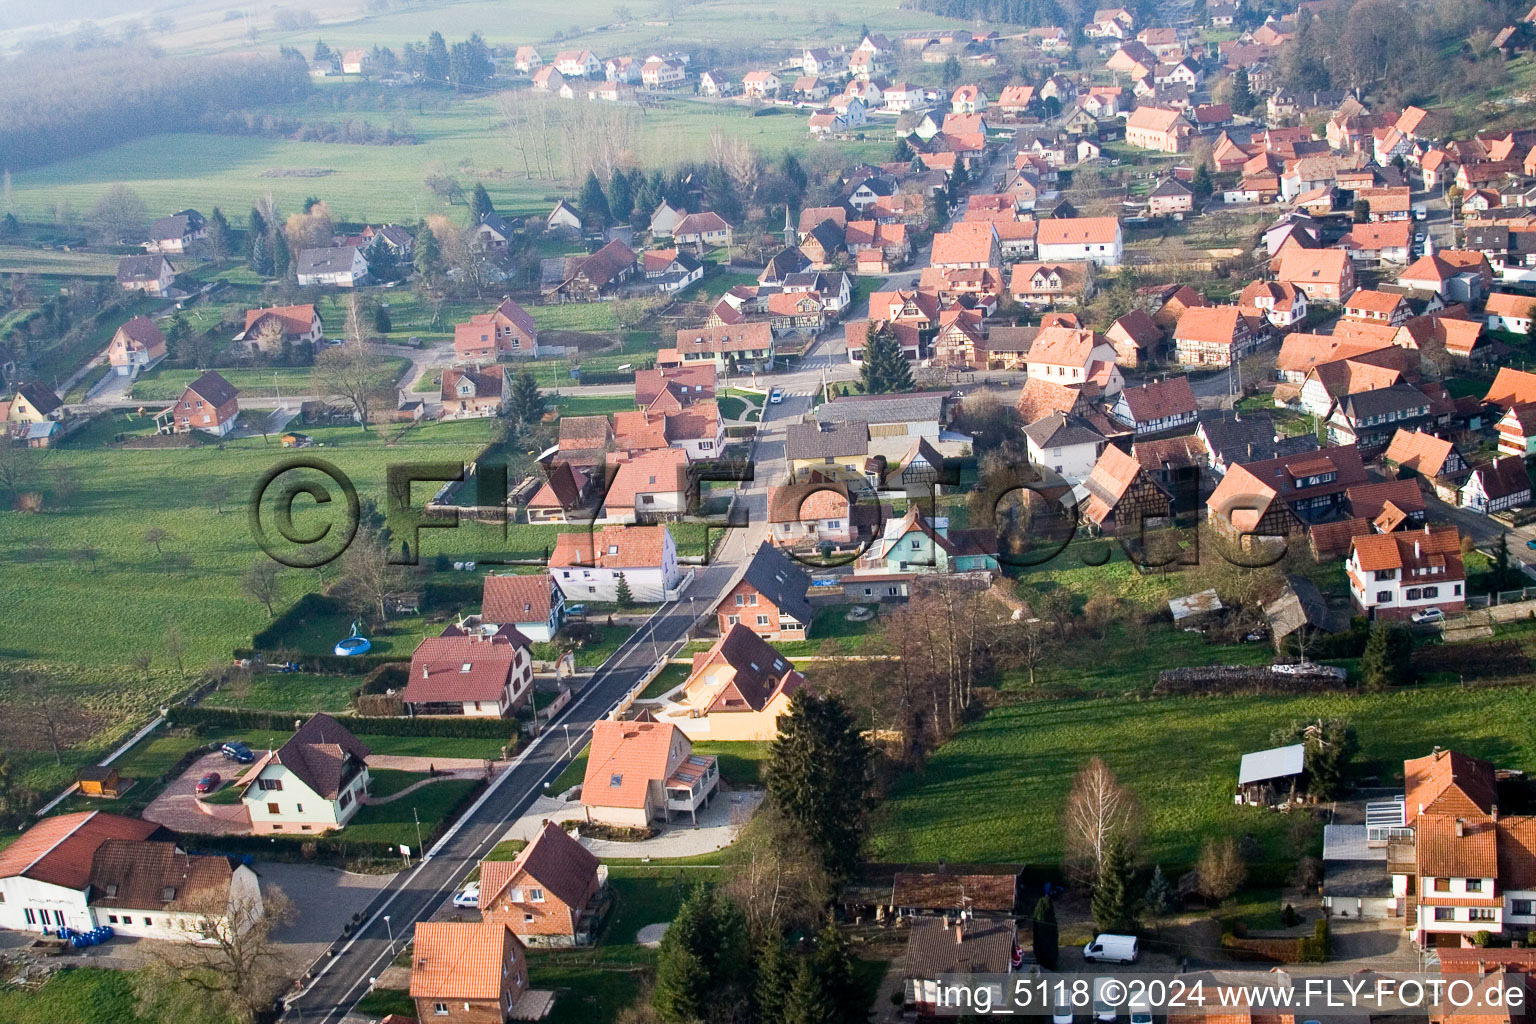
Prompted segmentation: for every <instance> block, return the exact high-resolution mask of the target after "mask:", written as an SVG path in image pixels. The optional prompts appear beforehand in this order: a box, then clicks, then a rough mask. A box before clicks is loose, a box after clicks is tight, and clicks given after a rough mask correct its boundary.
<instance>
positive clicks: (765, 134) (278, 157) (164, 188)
mask: <svg viewBox="0 0 1536 1024" xmlns="http://www.w3.org/2000/svg"><path fill="white" fill-rule="evenodd" d="M855 31H856V30H855ZM305 45H306V47H307V48H312V47H313V40H312V39H311V40H309V41H308V42H307V43H306V44H305ZM358 45H362V44H361V43H358ZM605 48H606V47H605ZM347 116H352V115H347ZM357 116H359V117H361V118H366V117H367V116H368V115H361V114H360V115H357ZM373 116H375V117H377V118H380V119H386V118H387V117H388V116H389V115H388V114H387V113H385V114H376V115H373ZM412 125H413V131H414V132H415V133H416V134H417V135H418V137H419V138H420V139H421V144H420V145H415V146H358V145H345V144H333V143H321V142H295V141H289V140H285V139H268V138H259V137H250V136H232V135H202V134H192V133H170V134H165V135H157V136H152V137H150V138H145V139H138V140H135V141H132V142H128V143H124V144H122V145H119V146H114V147H111V148H109V149H105V150H102V151H99V152H96V153H92V154H90V155H88V156H83V157H78V158H75V159H71V160H65V161H61V162H59V163H57V164H52V165H49V166H46V167H40V168H35V169H31V170H26V171H17V172H14V174H13V181H14V190H15V191H14V196H15V207H14V208H15V211H16V214H17V216H18V217H21V218H23V219H28V220H47V219H49V218H50V217H51V214H50V213H49V211H50V210H51V209H52V208H53V206H54V204H56V203H58V202H60V201H67V202H68V203H69V204H70V206H71V207H72V208H73V209H75V210H89V209H90V208H91V207H92V206H94V205H95V203H96V201H97V199H99V198H100V196H101V194H102V193H103V192H104V191H105V190H106V189H107V188H109V187H110V186H111V185H113V184H114V183H122V184H125V185H128V186H130V187H131V188H133V189H134V190H135V191H137V192H138V193H139V195H140V196H142V197H143V199H144V201H145V203H146V204H147V205H148V206H149V208H150V209H151V210H161V209H166V210H173V209H179V208H181V207H184V206H188V205H193V206H197V207H198V208H207V207H212V206H218V207H220V208H221V209H223V210H224V212H225V214H226V215H228V216H230V218H231V220H234V219H235V218H236V216H237V215H239V216H241V217H243V211H245V210H248V209H249V208H250V205H251V203H252V202H253V201H254V200H255V199H256V198H257V197H258V196H263V195H266V194H268V193H270V194H271V195H272V196H273V197H274V198H275V199H276V200H277V202H278V204H279V205H280V206H281V207H282V208H283V209H285V210H289V211H292V210H295V209H297V208H298V207H299V206H300V204H301V203H302V202H303V200H304V198H305V197H306V196H311V195H316V196H319V197H320V198H322V199H325V200H326V202H327V203H328V204H329V205H330V208H331V211H332V213H333V215H335V216H336V218H337V219H338V220H346V221H358V222H362V221H372V222H375V223H377V222H378V221H380V220H394V221H405V222H414V221H415V220H416V219H417V217H418V216H426V215H428V214H432V213H449V214H452V215H454V216H456V217H460V218H462V217H463V215H464V208H463V207H455V208H449V207H448V206H447V205H446V204H444V202H443V201H442V200H440V199H438V198H436V197H435V196H433V195H432V194H431V193H430V192H429V191H428V190H427V188H426V186H425V185H424V184H423V181H424V179H425V178H426V177H427V175H428V174H429V173H431V172H432V168H434V167H446V168H448V169H450V171H451V173H453V174H455V175H456V176H457V177H459V179H460V180H461V181H462V182H464V184H465V187H466V188H467V187H468V186H469V185H470V184H471V183H472V182H474V181H477V180H479V181H484V182H485V185H486V188H487V189H488V190H489V191H490V193H491V198H492V200H493V201H494V202H495V203H496V207H497V209H498V210H500V211H501V212H503V213H507V214H528V213H546V212H548V210H549V208H550V207H551V206H552V205H553V204H554V201H555V199H556V198H559V197H560V196H562V195H569V194H571V193H572V192H573V191H574V190H573V189H570V188H569V187H568V186H567V185H566V184H565V183H562V182H552V181H543V180H529V179H527V178H525V177H523V175H522V162H521V157H520V156H519V155H518V153H517V151H516V150H515V149H513V148H512V146H511V145H510V144H509V143H508V142H507V141H506V137H505V133H504V131H503V128H502V124H501V116H500V114H499V112H498V110H497V107H496V101H495V99H494V97H477V98H474V99H464V100H456V101H454V102H453V103H452V104H451V105H450V106H449V107H448V108H447V109H446V110H442V111H435V110H434V111H431V112H429V113H428V114H426V115H425V116H420V117H416V118H413V120H412ZM717 128H718V129H720V130H721V131H722V132H724V133H725V134H726V135H728V136H734V137H738V138H742V139H745V140H746V141H748V142H750V143H751V144H752V145H753V146H755V147H757V148H758V149H759V150H761V151H762V152H763V153H765V154H767V155H769V156H774V155H776V154H778V153H779V152H781V151H783V150H785V149H802V150H804V149H809V148H810V147H811V145H812V144H811V142H810V140H809V137H808V135H807V131H806V118H805V116H804V115H803V114H800V113H798V112H795V113H784V114H781V115H779V116H776V117H751V116H750V115H749V111H748V110H747V109H746V108H744V107H739V106H731V105H727V104H715V103H705V102H702V101H696V100H691V99H681V98H673V99H667V100H664V101H663V103H662V105H661V106H660V107H658V108H656V109H652V110H648V111H647V112H646V113H645V114H644V116H643V117H642V118H641V121H640V124H639V128H638V130H637V132H636V152H635V153H634V156H635V158H636V159H637V160H638V161H639V162H640V163H641V164H642V165H645V166H651V165H656V166H666V165H671V164H674V163H679V162H681V161H683V160H686V159H692V158H694V157H696V156H697V154H698V153H699V152H700V151H702V149H703V148H704V147H705V144H706V143H707V142H708V139H709V135H710V132H711V131H713V130H714V129H717ZM879 134H880V136H881V139H880V141H879V142H870V143H865V144H862V145H861V144H846V145H843V144H832V143H823V144H820V147H819V148H820V149H824V150H830V149H831V148H832V146H834V145H837V148H838V151H839V152H846V153H847V158H848V161H849V162H856V161H858V160H860V159H864V158H866V157H869V156H871V155H875V154H877V153H884V152H886V151H888V150H889V148H890V144H889V142H888V141H886V139H885V137H884V134H885V133H883V132H882V133H879ZM295 170H303V171H304V172H305V174H303V175H296V174H293V173H292V172H293V171H295ZM316 171H318V172H321V173H318V174H316V173H311V172H316ZM24 258H25V259H26V260H33V259H35V258H36V255H35V254H32V253H31V252H30V251H28V252H27V253H26V255H25V257H24ZM0 269H8V268H6V267H4V266H3V265H0ZM115 269H116V262H115V260H114V261H113V269H112V272H115ZM60 272H65V273H68V272H71V271H68V270H65V271H60ZM96 272H97V273H105V272H107V271H102V270H97V271H96ZM538 318H539V317H538V315H537V313H535V319H538ZM541 326H543V324H542V323H541ZM573 329H579V328H573Z"/></svg>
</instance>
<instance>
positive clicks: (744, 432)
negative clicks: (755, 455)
mask: <svg viewBox="0 0 1536 1024" xmlns="http://www.w3.org/2000/svg"><path fill="white" fill-rule="evenodd" d="M725 436H726V437H756V436H757V427H756V426H746V427H726V428H725Z"/></svg>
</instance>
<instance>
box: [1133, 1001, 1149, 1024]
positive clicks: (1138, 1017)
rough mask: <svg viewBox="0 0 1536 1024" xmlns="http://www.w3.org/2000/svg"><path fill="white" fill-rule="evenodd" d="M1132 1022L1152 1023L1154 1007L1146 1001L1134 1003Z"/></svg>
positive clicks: (1140, 1023) (1137, 1023)
mask: <svg viewBox="0 0 1536 1024" xmlns="http://www.w3.org/2000/svg"><path fill="white" fill-rule="evenodd" d="M1131 1024H1152V1008H1151V1007H1150V1006H1148V1005H1147V1004H1146V1003H1144V1002H1135V1003H1132V1004H1131Z"/></svg>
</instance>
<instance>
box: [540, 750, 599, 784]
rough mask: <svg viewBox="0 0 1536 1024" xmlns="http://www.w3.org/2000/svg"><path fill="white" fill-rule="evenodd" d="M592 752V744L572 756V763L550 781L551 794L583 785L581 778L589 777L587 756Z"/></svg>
mask: <svg viewBox="0 0 1536 1024" xmlns="http://www.w3.org/2000/svg"><path fill="white" fill-rule="evenodd" d="M591 753H592V747H591V746H590V745H588V746H585V747H582V748H581V750H580V752H579V753H577V755H576V756H575V757H573V758H571V763H570V764H568V765H566V766H565V768H564V769H563V770H561V772H560V774H559V775H556V776H555V777H554V779H553V780H552V781H551V782H550V784H549V792H550V793H551V794H556V793H564V792H565V791H566V790H568V789H570V788H571V787H572V786H579V785H581V780H582V779H584V778H586V777H587V757H588V755H590V754H591Z"/></svg>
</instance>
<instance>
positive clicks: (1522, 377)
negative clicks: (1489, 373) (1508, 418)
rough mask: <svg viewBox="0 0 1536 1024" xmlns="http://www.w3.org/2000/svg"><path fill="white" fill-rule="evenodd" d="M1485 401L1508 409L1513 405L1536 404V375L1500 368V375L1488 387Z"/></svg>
mask: <svg viewBox="0 0 1536 1024" xmlns="http://www.w3.org/2000/svg"><path fill="white" fill-rule="evenodd" d="M1483 401H1485V402H1488V403H1490V404H1492V405H1497V406H1499V407H1500V408H1502V409H1508V408H1509V407H1510V406H1512V405H1524V404H1525V403H1527V402H1536V373H1527V372H1525V371H1524V370H1516V369H1513V368H1511V367H1508V366H1501V367H1499V372H1498V375H1497V376H1495V377H1494V378H1493V383H1492V384H1491V385H1489V387H1488V394H1487V395H1485V396H1484V398H1483Z"/></svg>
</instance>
